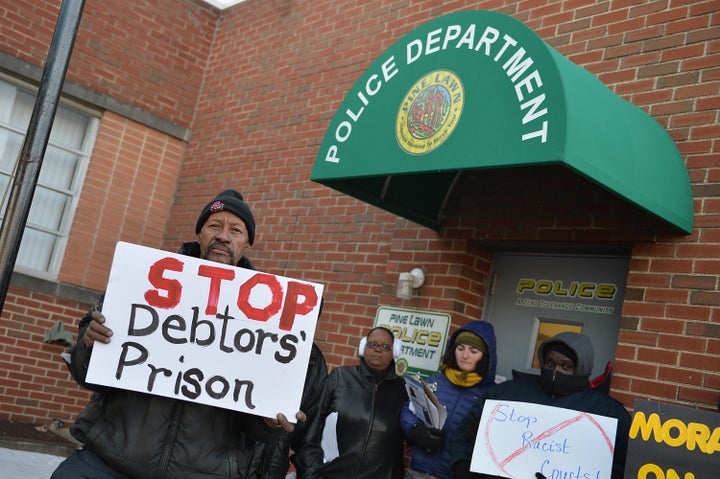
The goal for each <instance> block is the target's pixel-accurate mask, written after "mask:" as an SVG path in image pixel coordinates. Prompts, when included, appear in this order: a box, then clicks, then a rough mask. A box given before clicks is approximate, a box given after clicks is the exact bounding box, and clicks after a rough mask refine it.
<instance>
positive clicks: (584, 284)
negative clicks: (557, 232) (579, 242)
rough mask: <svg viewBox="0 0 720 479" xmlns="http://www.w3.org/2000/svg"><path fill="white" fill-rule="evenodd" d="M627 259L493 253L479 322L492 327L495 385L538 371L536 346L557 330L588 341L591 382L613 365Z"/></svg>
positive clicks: (621, 257) (620, 257) (617, 257)
mask: <svg viewBox="0 0 720 479" xmlns="http://www.w3.org/2000/svg"><path fill="white" fill-rule="evenodd" d="M629 262H630V258H629V257H626V256H592V255H558V254H524V253H497V254H496V255H495V260H494V268H493V269H494V271H493V283H492V287H491V291H490V294H489V295H488V298H487V304H486V307H485V314H484V319H485V320H486V321H489V322H490V323H492V325H493V327H494V328H495V334H496V336H497V344H498V367H497V374H498V382H500V381H502V380H505V379H509V378H510V377H511V374H512V370H513V369H516V370H519V371H532V370H534V371H535V372H537V371H538V369H537V368H539V364H538V361H537V359H536V358H537V356H536V351H537V347H538V346H539V345H540V343H541V342H542V341H544V340H545V339H547V338H549V337H552V336H553V335H555V334H557V333H558V332H561V331H566V330H570V331H577V332H582V333H584V334H586V335H588V336H590V339H591V340H592V343H593V348H594V350H595V367H594V369H593V374H592V375H591V378H592V377H595V376H597V375H599V374H601V373H602V372H603V371H604V370H605V365H606V364H607V362H608V361H612V360H614V357H615V348H616V346H617V338H618V331H619V329H620V316H621V312H622V311H621V310H622V304H623V297H624V294H625V285H626V278H627V272H628V267H629Z"/></svg>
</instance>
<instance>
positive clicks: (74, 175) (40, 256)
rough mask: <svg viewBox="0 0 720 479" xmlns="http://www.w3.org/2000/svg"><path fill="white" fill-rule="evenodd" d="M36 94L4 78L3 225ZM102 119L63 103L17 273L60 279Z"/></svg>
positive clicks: (0, 123)
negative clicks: (76, 209) (99, 120)
mask: <svg viewBox="0 0 720 479" xmlns="http://www.w3.org/2000/svg"><path fill="white" fill-rule="evenodd" d="M35 96H36V92H35V91H33V90H32V89H30V88H27V87H25V86H23V85H20V84H16V83H11V82H10V81H8V80H7V79H5V78H2V77H0V194H2V209H1V210H0V216H1V217H2V218H3V219H4V218H5V213H6V210H7V201H8V197H9V192H10V188H11V186H12V181H13V179H14V176H15V168H16V166H15V165H16V163H17V160H18V157H19V154H20V150H21V149H22V145H23V141H24V138H25V134H26V132H27V128H28V125H29V123H30V117H31V116H32V111H33V107H34V103H35ZM97 124H98V119H97V118H96V117H95V116H94V115H92V114H91V113H90V112H88V111H84V110H83V109H82V108H80V107H76V106H73V105H71V104H68V103H66V102H61V103H60V105H58V109H57V112H56V115H55V120H54V122H53V126H52V130H51V132H50V138H49V141H48V145H47V149H46V150H45V156H44V157H43V161H42V166H41V168H40V175H39V178H38V184H37V186H36V188H35V194H34V196H33V200H32V206H31V207H30V212H29V215H28V219H27V223H26V225H25V231H24V232H23V237H22V243H21V245H20V250H19V251H18V256H17V260H16V261H15V269H16V270H18V271H23V272H26V273H28V274H32V275H35V276H42V277H47V278H55V277H57V274H58V270H59V268H60V264H61V262H62V256H63V253H64V251H65V245H66V243H67V237H68V234H69V233H70V226H71V225H72V219H73V216H74V213H75V207H76V206H77V202H78V198H79V196H80V191H81V188H82V184H83V180H84V178H85V172H86V171H87V166H88V162H89V160H90V154H91V152H92V147H93V143H94V141H95V133H96V131H97Z"/></svg>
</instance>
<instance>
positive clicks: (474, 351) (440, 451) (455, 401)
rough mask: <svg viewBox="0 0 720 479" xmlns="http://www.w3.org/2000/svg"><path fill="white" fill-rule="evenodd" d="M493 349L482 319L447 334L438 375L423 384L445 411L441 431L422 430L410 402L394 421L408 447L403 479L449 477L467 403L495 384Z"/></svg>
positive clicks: (490, 328) (491, 332)
mask: <svg viewBox="0 0 720 479" xmlns="http://www.w3.org/2000/svg"><path fill="white" fill-rule="evenodd" d="M495 347H496V340H495V331H494V329H493V326H492V324H490V323H488V322H486V321H470V322H469V323H466V324H464V325H462V326H461V327H460V328H459V329H458V330H457V331H455V333H453V335H452V336H450V338H449V340H448V342H447V347H446V349H445V354H444V355H443V357H442V361H441V363H440V371H439V372H437V373H435V374H433V375H432V376H430V377H429V378H428V379H427V381H425V382H426V383H427V385H428V387H429V388H430V389H431V390H433V391H434V393H435V396H437V398H438V401H439V402H440V404H442V405H443V406H445V408H446V410H447V417H446V419H445V423H444V424H443V426H442V428H441V429H436V428H433V427H429V426H426V425H425V423H424V422H423V421H422V420H420V419H419V418H418V416H417V415H416V414H415V412H414V411H412V402H411V401H408V402H406V403H405V406H404V407H403V411H402V414H401V417H400V422H401V425H402V428H403V432H404V433H405V436H406V437H407V438H408V440H409V442H410V444H411V445H412V458H411V461H410V467H409V469H408V471H407V475H406V476H405V477H406V479H416V478H418V479H419V478H422V479H425V478H428V479H429V478H440V479H452V477H453V474H452V469H451V467H450V442H451V441H452V438H453V435H454V434H455V430H456V429H457V427H458V426H459V425H460V423H461V422H462V420H463V418H464V417H465V415H466V414H467V413H468V411H469V410H470V408H471V407H472V405H473V404H474V403H475V402H476V401H477V400H478V398H479V397H480V396H481V395H482V393H483V392H484V391H485V390H486V389H487V388H489V387H490V386H492V385H493V384H495V368H496V364H497V355H496V348H495Z"/></svg>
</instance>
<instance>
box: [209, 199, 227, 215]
mask: <svg viewBox="0 0 720 479" xmlns="http://www.w3.org/2000/svg"><path fill="white" fill-rule="evenodd" d="M224 209H225V205H223V204H222V202H221V201H216V202H215V203H213V204H211V205H210V213H217V212H218V211H222V210H224Z"/></svg>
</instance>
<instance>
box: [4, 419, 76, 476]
mask: <svg viewBox="0 0 720 479" xmlns="http://www.w3.org/2000/svg"><path fill="white" fill-rule="evenodd" d="M77 446H78V444H77V443H76V442H75V441H74V440H72V438H70V436H69V435H68V433H67V429H60V430H57V431H56V432H53V431H52V430H51V429H50V428H48V427H46V426H43V425H35V424H24V423H15V422H12V421H0V477H8V478H10V477H12V478H22V479H48V478H49V477H50V474H52V472H53V471H54V470H55V468H56V467H57V465H58V464H60V462H61V461H62V460H63V459H65V458H66V457H67V456H68V455H69V454H70V453H71V452H72V451H73V450H74V449H75V448H76V447H77Z"/></svg>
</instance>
